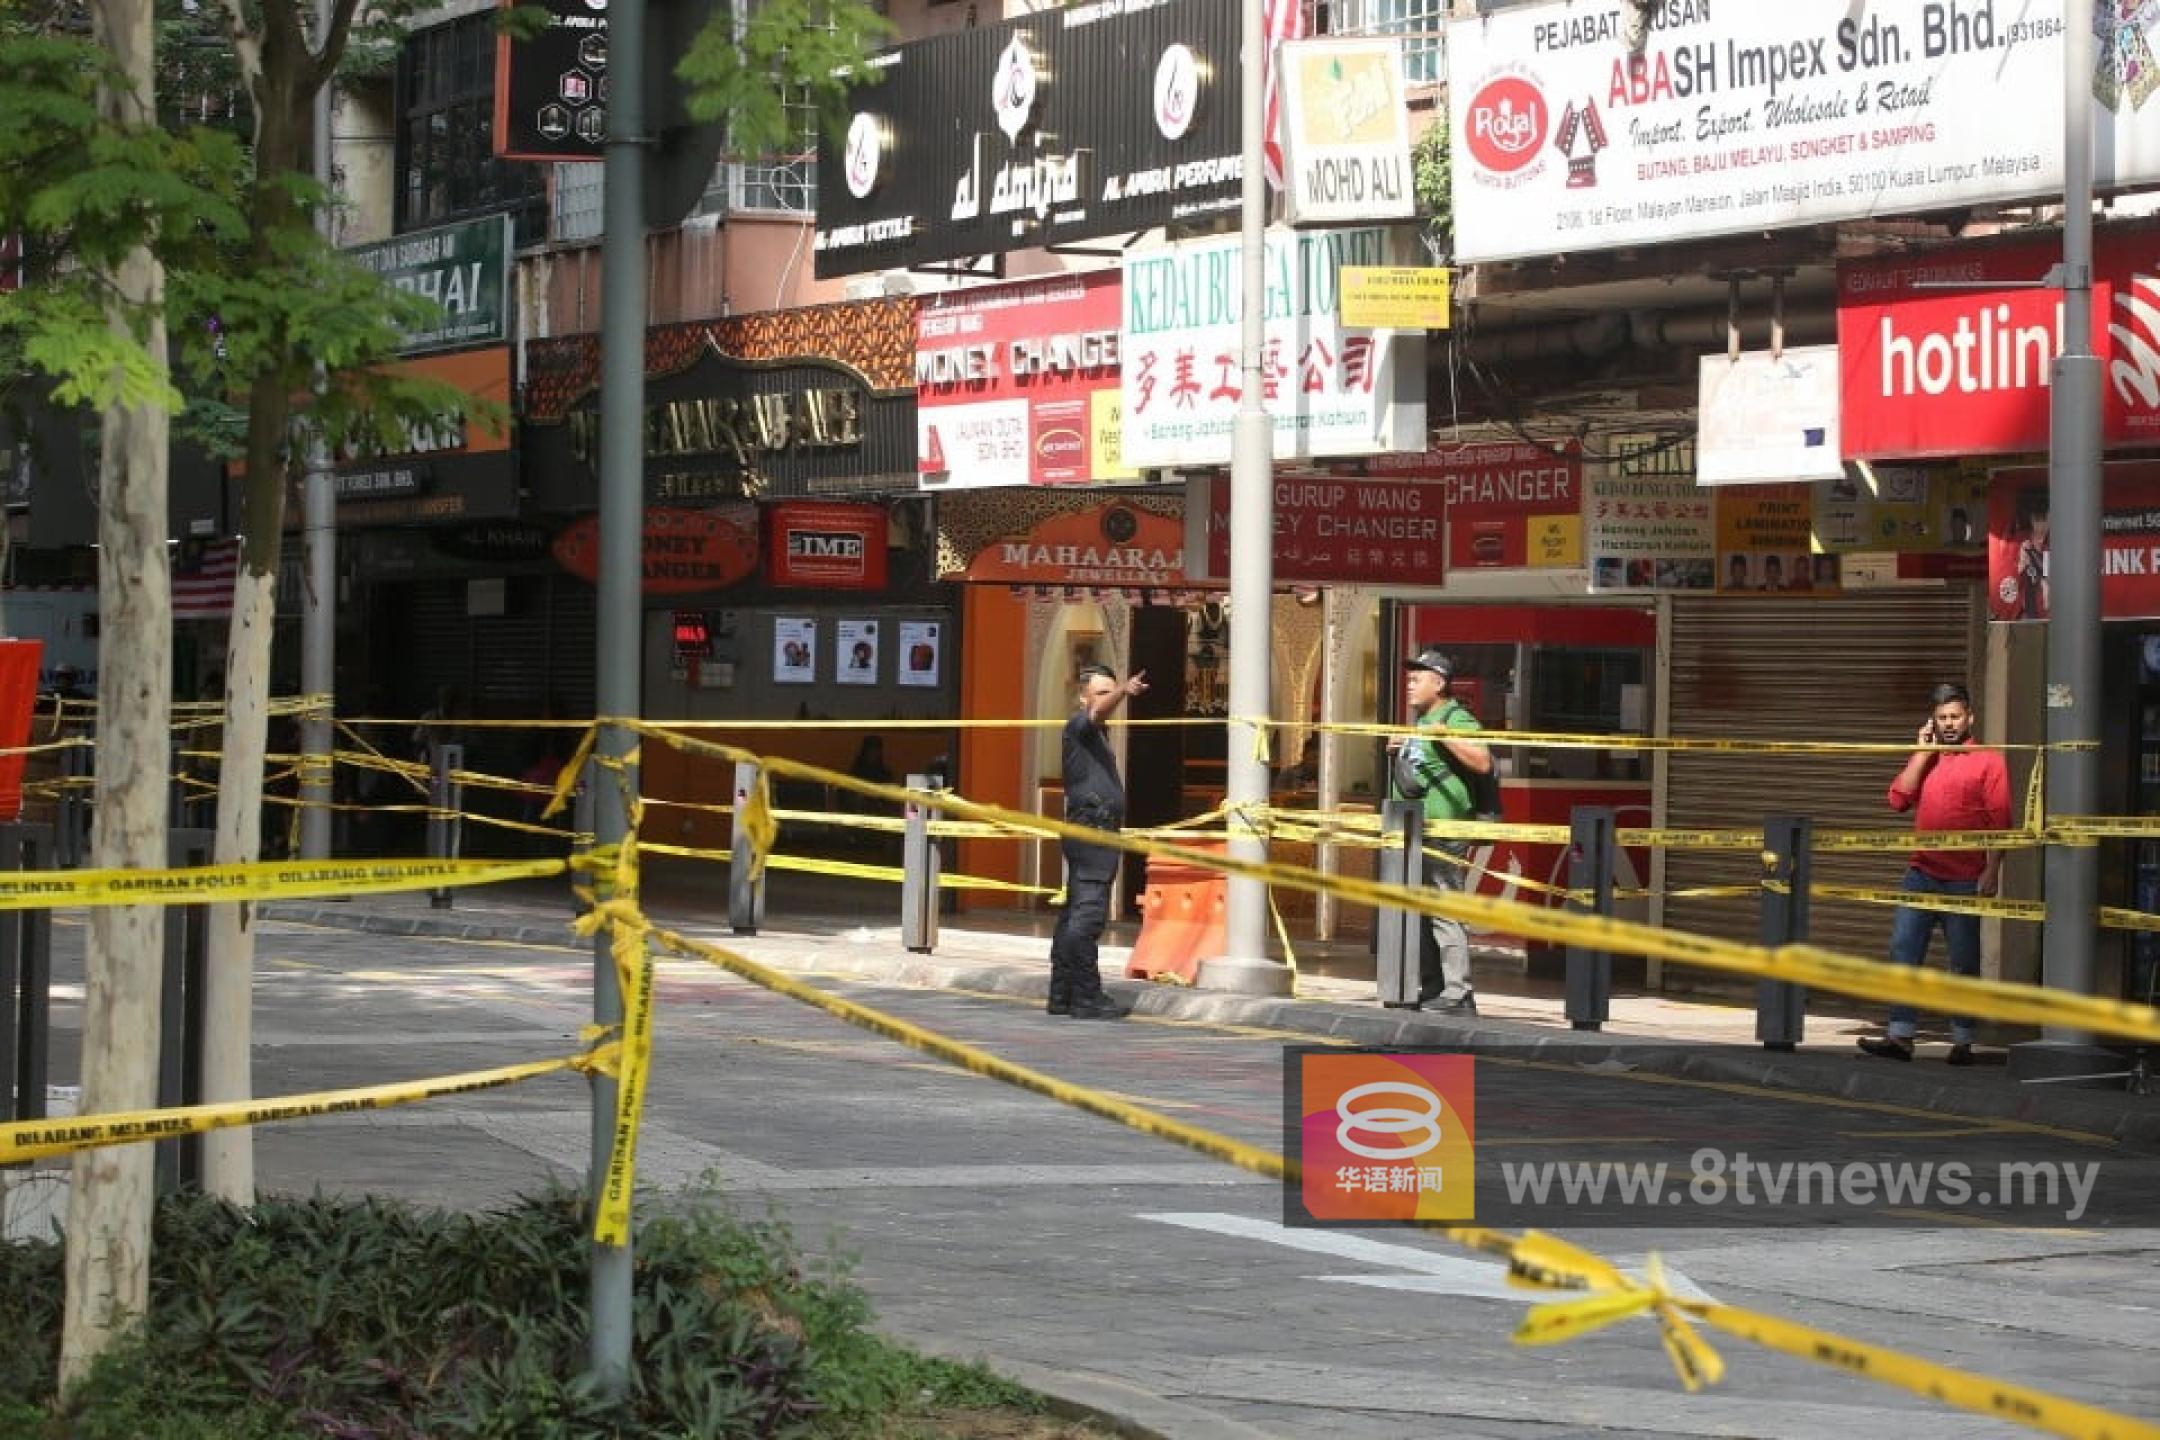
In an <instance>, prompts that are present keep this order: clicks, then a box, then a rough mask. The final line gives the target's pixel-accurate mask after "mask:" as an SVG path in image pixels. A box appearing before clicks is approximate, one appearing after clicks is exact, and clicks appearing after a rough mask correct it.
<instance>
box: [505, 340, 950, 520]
mask: <svg viewBox="0 0 2160 1440" xmlns="http://www.w3.org/2000/svg"><path fill="white" fill-rule="evenodd" d="M599 403H600V402H599V396H598V395H597V394H589V395H587V396H586V397H585V398H584V399H583V400H581V401H580V402H579V403H578V405H577V406H576V407H575V408H573V409H572V410H571V411H570V412H569V413H568V414H567V415H566V416H565V417H564V418H563V420H562V421H560V422H559V423H553V424H530V423H529V424H527V425H526V426H525V428H524V432H523V433H524V441H523V447H524V450H525V453H526V464H527V474H528V477H529V479H530V482H531V485H532V490H533V506H534V508H535V509H536V510H540V511H550V512H552V511H572V510H589V509H591V508H592V507H593V506H594V505H595V504H596V503H597V500H598V495H599V485H598V480H597V478H596V477H597V474H598V469H599V453H600V410H599ZM642 429H643V432H644V442H645V498H646V502H647V503H648V504H652V505H677V506H689V507H702V506H709V505H715V504H719V503H720V502H722V501H726V500H738V499H756V498H759V497H764V496H770V497H774V498H779V497H783V496H801V495H809V494H815V493H818V492H819V490H820V489H821V488H822V484H823V483H829V482H833V481H838V480H844V479H858V480H865V481H867V480H872V479H875V478H878V477H891V478H892V480H893V483H894V485H895V487H896V488H905V489H910V490H912V489H913V488H914V486H915V392H913V391H912V390H908V391H902V392H900V393H898V394H890V393H880V392H878V391H874V390H872V389H871V388H870V387H869V386H868V384H867V383H866V382H865V381H864V379H863V376H862V375H861V373H860V372H858V371H856V370H852V369H850V368H848V367H847V366H845V365H837V364H833V363H830V362H828V361H823V360H815V359H797V360H780V361H771V360H767V361H757V362H751V361H744V360H738V359H736V358H735V357H734V356H732V355H723V354H721V353H719V352H718V351H714V350H708V351H706V352H705V353H704V354H702V355H700V356H699V357H698V359H697V360H696V361H695V363H693V364H692V365H691V366H690V367H689V368H688V369H686V370H684V371H682V372H681V373H679V374H675V375H666V376H648V377H647V378H646V382H645V418H644V423H643V426H642Z"/></svg>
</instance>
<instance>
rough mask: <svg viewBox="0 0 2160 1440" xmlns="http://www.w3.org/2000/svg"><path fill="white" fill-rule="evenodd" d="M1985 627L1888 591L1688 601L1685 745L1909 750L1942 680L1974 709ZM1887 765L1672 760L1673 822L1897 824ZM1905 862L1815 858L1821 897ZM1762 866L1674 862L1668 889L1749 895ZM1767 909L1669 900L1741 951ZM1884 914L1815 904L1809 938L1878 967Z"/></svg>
mask: <svg viewBox="0 0 2160 1440" xmlns="http://www.w3.org/2000/svg"><path fill="white" fill-rule="evenodd" d="M1982 633H1983V631H1982V621H1981V615H1980V611H1979V606H1978V595H1977V593H1976V592H1975V591H1974V590H1973V589H1972V588H1970V587H1968V586H1957V587H1954V588H1952V589H1949V590H1926V591H1883V592H1873V593H1864V594H1857V595H1843V596H1838V597H1836V598H1823V599H1816V600H1772V599H1748V598H1745V597H1737V596H1736V597H1729V598H1728V597H1708V596H1703V597H1692V596H1691V597H1685V598H1681V597H1676V598H1675V599H1674V601H1673V610H1672V644H1671V660H1670V663H1671V692H1670V695H1671V726H1670V731H1671V733H1672V734H1673V735H1674V736H1678V737H1685V736H1699V737H1722V738H1733V739H1749V740H1861V741H1871V742H1876V743H1883V742H1902V741H1904V740H1907V739H1909V738H1910V737H1911V736H1912V734H1913V732H1914V730H1916V729H1917V728H1918V727H1919V724H1920V722H1921V720H1922V719H1924V718H1925V717H1926V714H1927V694H1928V691H1929V690H1930V689H1932V688H1933V687H1934V686H1935V685H1937V684H1939V683H1941V682H1943V681H1945V680H1959V681H1963V682H1965V683H1966V684H1968V685H1970V686H1971V687H1972V688H1973V690H1974V692H1975V695H1976V696H1977V694H1978V692H1979V689H1980V684H1979V669H1980V663H1981V659H1982V656H1981V654H1980V651H1979V646H1980V637H1981V635H1982ZM1899 764H1900V762H1899V761H1898V760H1897V759H1896V757H1894V756H1890V755H1862V756H1835V755H1829V756H1816V755H1762V754H1754V755H1714V754H1685V753H1682V754H1675V755H1674V756H1672V758H1671V761H1670V770H1669V778H1668V782H1667V789H1666V816H1667V819H1666V823H1667V824H1668V825H1669V826H1671V827H1672V828H1675V829H1695V828H1702V829H1714V828H1727V827H1745V826H1754V825H1760V824H1761V823H1762V821H1763V818H1764V817H1765V816H1767V815H1777V814H1791V815H1807V816H1811V817H1813V819H1814V821H1815V825H1816V828H1817V829H1847V828H1882V827H1888V826H1895V825H1897V824H1899V823H1900V817H1898V816H1897V815H1895V814H1894V813H1892V812H1891V810H1890V809H1889V808H1888V806H1887V805H1886V804H1885V801H1884V796H1885V793H1886V792H1887V791H1888V789H1889V787H1890V781H1891V779H1892V778H1893V777H1894V776H1895V775H1896V773H1897V770H1898V766H1899ZM1903 870H1904V858H1903V856H1902V854H1869V855H1849V856H1818V857H1817V858H1816V861H1815V881H1816V883H1817V884H1844V885H1867V886H1874V887H1878V888H1890V887H1894V886H1895V885H1896V884H1897V882H1898V877H1899V876H1900V875H1901V874H1902V873H1903ZM1761 878H1762V866H1761V862H1760V861H1759V860H1758V859H1757V858H1756V857H1755V856H1754V855H1752V854H1745V855H1743V854H1734V853H1730V852H1722V853H1721V852H1715V851H1707V850H1674V851H1672V852H1671V853H1670V854H1669V855H1668V856H1667V859H1666V868H1665V885H1666V889H1667V890H1668V892H1670V891H1677V890H1685V889H1688V888H1690V887H1694V886H1705V885H1736V884H1738V885H1753V884H1756V883H1757V882H1759V881H1760V880H1761ZM1756 914H1757V902H1756V900H1755V898H1754V897H1753V896H1750V897H1748V898H1746V899H1738V900H1687V899H1677V898H1676V899H1670V900H1668V901H1667V902H1666V906H1665V920H1666V923H1667V924H1668V925H1671V926H1672V927H1673V928H1675V929H1680V930H1694V931H1700V932H1704V933H1708V934H1712V935H1723V936H1727V937H1731V938H1735V939H1746V940H1752V939H1754V938H1755V936H1756ZM1890 915H1891V912H1890V910H1889V909H1888V908H1887V907H1881V906H1865V905H1853V904H1849V903H1848V904H1837V903H1832V902H1828V901H1822V900H1818V901H1816V902H1815V905H1814V908H1813V913H1812V916H1811V921H1812V931H1813V933H1812V935H1811V937H1810V938H1811V939H1813V940H1814V941H1816V942H1817V943H1820V944H1825V945H1832V946H1835V947H1837V948H1839V949H1841V950H1849V951H1853V952H1856V953H1858V954H1862V955H1869V956H1877V955H1880V954H1882V953H1883V952H1884V950H1885V948H1886V946H1887V945H1888V943H1889V936H1890Z"/></svg>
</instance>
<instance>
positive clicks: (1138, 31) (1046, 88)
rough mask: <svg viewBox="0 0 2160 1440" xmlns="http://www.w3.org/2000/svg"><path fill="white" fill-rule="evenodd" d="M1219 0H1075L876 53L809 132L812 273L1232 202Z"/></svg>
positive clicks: (1226, 66) (1229, 89) (1233, 41)
mask: <svg viewBox="0 0 2160 1440" xmlns="http://www.w3.org/2000/svg"><path fill="white" fill-rule="evenodd" d="M1237 21H1238V7H1237V3H1236V0H1084V3H1080V4H1074V5H1068V6H1065V7H1063V8H1059V9H1053V10H1047V11H1044V12H1042V13H1040V14H1037V15H1031V16H1028V17H1026V18H1024V19H1019V20H1009V21H1007V22H1005V23H1004V24H1002V25H993V26H989V27H986V28H984V29H980V30H965V31H961V32H959V33H956V34H952V35H941V36H938V37H935V38H933V39H929V40H921V41H917V42H915V43H914V44H911V45H902V46H899V47H897V48H895V49H892V50H888V51H885V52H884V53H882V54H880V55H878V56H876V57H874V58H873V59H872V60H871V61H870V63H869V69H868V74H867V76H866V78H864V80H863V81H862V83H861V84H860V85H859V86H858V87H857V88H856V89H854V90H852V91H851V92H850V93H849V103H850V105H851V106H852V114H851V117H850V119H849V121H848V123H847V125H845V126H844V127H842V128H841V130H840V134H839V135H838V136H837V137H835V136H833V135H829V134H821V136H820V139H819V142H818V169H819V173H820V174H822V175H830V176H837V177H839V179H840V182H841V183H839V184H824V185H820V186H819V187H818V211H817V234H816V240H815V244H816V249H817V274H818V276H819V277H820V278H826V277H830V276H836V275H854V274H860V273H862V272H865V271H872V270H884V269H889V268H892V267H895V266H906V265H920V264H926V263H929V262H932V261H938V260H953V259H959V258H962V257H967V256H977V255H998V254H1003V253H1004V252H1005V251H1008V250H1018V249H1031V248H1035V247H1039V246H1044V245H1051V244H1058V243H1063V242H1066V241H1075V240H1087V239H1093V238H1099V237H1101V236H1105V235H1129V234H1132V233H1133V232H1134V231H1138V230H1149V229H1154V228H1156V227H1158V226H1162V225H1166V224H1169V223H1171V222H1173V221H1182V220H1191V219H1195V218H1198V217H1201V216H1206V215H1215V214H1222V213H1227V212H1229V211H1232V210H1235V209H1236V208H1237V204H1238V196H1239V183H1240V176H1241V174H1242V170H1241V167H1240V163H1239V158H1238V103H1239V94H1240V87H1239V83H1238V31H1237Z"/></svg>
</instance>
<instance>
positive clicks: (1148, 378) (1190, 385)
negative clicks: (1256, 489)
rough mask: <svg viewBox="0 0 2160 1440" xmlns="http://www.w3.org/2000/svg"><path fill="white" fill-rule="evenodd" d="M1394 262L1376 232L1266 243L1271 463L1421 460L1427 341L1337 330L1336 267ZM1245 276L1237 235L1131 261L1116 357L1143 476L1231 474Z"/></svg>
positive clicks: (1272, 237)
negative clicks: (1381, 457)
mask: <svg viewBox="0 0 2160 1440" xmlns="http://www.w3.org/2000/svg"><path fill="white" fill-rule="evenodd" d="M1388 249H1389V246H1388V233H1387V232H1386V231H1384V230H1378V229H1362V230H1326V231H1314V232H1293V231H1288V230H1281V229H1276V230H1270V231H1269V232H1268V236H1267V257H1266V287H1267V290H1266V304H1267V317H1266V347H1265V349H1264V351H1263V353H1262V357H1261V371H1262V385H1263V387H1264V390H1265V396H1264V399H1265V403H1266V406H1267V410H1268V415H1269V417H1270V419H1271V420H1272V421H1273V422H1274V424H1273V430H1274V437H1275V458H1276V459H1278V460H1291V459H1310V458H1313V457H1316V456H1331V455H1336V456H1339V455H1373V454H1384V453H1386V452H1388V451H1392V450H1422V449H1424V448H1425V337H1424V336H1423V334H1421V333H1420V334H1410V333H1405V332H1400V331H1395V330H1379V329H1372V330H1366V329H1355V330H1354V329H1351V328H1349V327H1348V326H1345V325H1344V324H1343V323H1342V310H1341V303H1340V302H1341V298H1342V296H1341V286H1340V283H1339V281H1340V272H1341V270H1342V267H1343V266H1345V265H1385V264H1387V263H1388V260H1389V255H1388ZM1238 272H1239V267H1238V237H1237V236H1236V235H1234V234H1233V235H1222V236H1215V237H1211V238H1209V239H1205V240H1188V241H1185V242H1183V243H1181V244H1176V245H1163V246H1157V247H1155V248H1152V249H1140V248H1135V249H1133V250H1129V251H1127V252H1126V256H1125V302H1124V321H1123V325H1122V327H1121V329H1120V332H1119V337H1118V345H1119V350H1120V352H1121V357H1120V358H1121V361H1122V364H1123V384H1124V396H1125V463H1126V464H1128V465H1130V466H1132V467H1134V468H1135V469H1141V470H1158V469H1168V468H1171V467H1181V466H1192V467H1198V466H1205V465H1227V464H1229V463H1230V423H1231V419H1232V417H1233V416H1234V415H1235V414H1236V413H1237V408H1238V399H1239V393H1240V390H1241V388H1242V384H1243V378H1242V375H1241V373H1240V370H1239V365H1238V359H1239V344H1240V339H1241V334H1240V318H1239V317H1240V312H1241V310H1242V309H1243V292H1242V288H1241V286H1240V284H1239V278H1238Z"/></svg>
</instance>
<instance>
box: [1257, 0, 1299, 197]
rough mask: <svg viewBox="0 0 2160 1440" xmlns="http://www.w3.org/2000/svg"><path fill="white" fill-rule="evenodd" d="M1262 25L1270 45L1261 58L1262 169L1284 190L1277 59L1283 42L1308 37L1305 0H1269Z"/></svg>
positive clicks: (1267, 44) (1270, 179)
mask: <svg viewBox="0 0 2160 1440" xmlns="http://www.w3.org/2000/svg"><path fill="white" fill-rule="evenodd" d="M1260 24H1261V29H1262V30H1263V31H1264V32H1265V34H1266V40H1265V42H1264V43H1265V44H1266V46H1267V49H1266V51H1265V52H1263V53H1262V55H1261V57H1260V89H1261V91H1262V93H1264V94H1265V95H1266V96H1267V118H1266V120H1265V122H1264V123H1263V124H1262V126H1261V132H1260V134H1261V141H1260V157H1261V163H1260V168H1261V169H1263V170H1265V171H1266V172H1267V179H1268V184H1270V185H1272V186H1274V187H1275V188H1276V189H1277V190H1280V189H1282V188H1283V155H1282V97H1281V95H1280V94H1278V93H1277V91H1276V88H1275V58H1276V55H1277V53H1278V52H1279V51H1280V50H1281V48H1282V42H1283V41H1285V40H1296V39H1300V38H1302V37H1303V36H1304V34H1305V5H1304V0H1265V3H1264V5H1263V6H1262V14H1261V21H1260Z"/></svg>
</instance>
